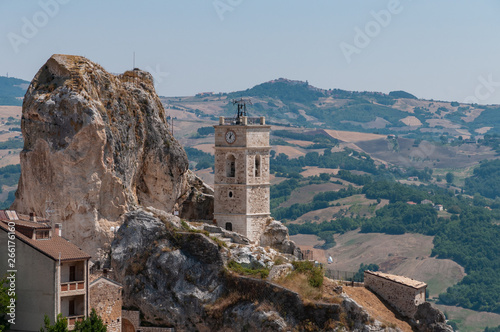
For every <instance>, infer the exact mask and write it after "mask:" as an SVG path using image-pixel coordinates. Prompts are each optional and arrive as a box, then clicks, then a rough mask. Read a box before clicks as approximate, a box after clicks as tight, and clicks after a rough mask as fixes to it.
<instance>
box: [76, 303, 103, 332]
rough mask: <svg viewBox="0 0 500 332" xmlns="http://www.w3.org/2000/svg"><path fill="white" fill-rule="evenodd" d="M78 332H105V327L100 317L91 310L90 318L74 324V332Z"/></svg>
mask: <svg viewBox="0 0 500 332" xmlns="http://www.w3.org/2000/svg"><path fill="white" fill-rule="evenodd" d="M74 331H78V332H106V331H107V327H106V325H104V323H103V322H102V319H101V317H100V316H99V315H98V314H97V313H96V311H95V309H92V312H91V313H90V316H89V317H87V318H85V319H84V320H82V321H77V322H76V324H75V330H74Z"/></svg>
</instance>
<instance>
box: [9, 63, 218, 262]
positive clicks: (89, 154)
mask: <svg viewBox="0 0 500 332" xmlns="http://www.w3.org/2000/svg"><path fill="white" fill-rule="evenodd" d="M21 129H22V133H23V136H24V149H23V151H22V152H21V178H20V181H19V186H18V190H17V193H16V200H15V201H14V203H13V206H12V208H13V209H16V210H18V211H19V212H22V213H29V212H35V213H36V214H37V215H44V216H47V213H46V211H47V210H49V211H50V212H51V213H50V215H48V217H50V218H51V219H52V220H54V221H55V222H61V223H62V224H63V235H64V236H65V237H67V238H68V239H70V240H71V241H72V242H74V243H76V244H77V245H79V246H81V247H82V248H83V249H84V250H86V251H87V252H89V253H91V254H92V255H93V256H94V258H97V256H100V254H102V253H104V252H107V251H108V250H109V244H110V242H111V240H112V236H113V234H112V232H111V231H110V228H111V227H112V226H118V225H120V224H121V222H122V216H123V215H124V214H125V213H127V212H128V211H131V210H133V209H134V208H135V207H136V206H139V205H142V206H152V207H155V208H158V209H160V210H165V211H168V212H173V211H174V210H180V211H181V215H182V214H184V215H186V216H188V217H190V218H197V219H209V218H211V213H212V212H213V195H212V194H213V191H212V190H211V188H209V187H207V186H206V185H205V184H204V183H203V182H202V181H201V180H199V179H198V178H197V177H196V176H194V174H192V173H190V171H189V170H188V160H187V156H186V154H185V152H184V150H183V148H182V147H181V146H180V145H179V143H178V142H177V141H176V140H175V139H174V138H173V137H172V135H171V133H170V131H169V128H168V125H167V123H166V120H165V112H164V109H163V106H162V104H161V102H160V100H159V98H158V96H157V95H156V93H155V90H154V86H153V78H152V76H151V75H150V74H149V73H147V72H144V71H141V70H133V71H128V72H125V73H124V74H122V75H118V76H115V75H112V74H110V73H108V72H106V71H105V70H104V69H103V68H102V67H101V66H99V65H98V64H95V63H93V62H91V61H89V60H87V59H86V58H84V57H80V56H69V55H53V56H52V57H51V58H50V59H49V60H48V61H47V63H45V65H43V67H42V68H41V69H40V70H39V71H38V73H37V74H36V75H35V77H34V78H33V81H32V82H31V85H30V87H29V88H28V91H27V93H26V96H25V98H24V103H23V113H22V122H21ZM193 199H194V200H196V202H195V203H194V204H193V203H191V202H190V200H193ZM199 206H203V208H199Z"/></svg>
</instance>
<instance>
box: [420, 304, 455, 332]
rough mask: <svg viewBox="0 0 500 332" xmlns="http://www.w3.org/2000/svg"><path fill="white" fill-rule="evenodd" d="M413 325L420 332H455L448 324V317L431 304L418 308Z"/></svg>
mask: <svg viewBox="0 0 500 332" xmlns="http://www.w3.org/2000/svg"><path fill="white" fill-rule="evenodd" d="M411 325H412V326H413V328H414V329H415V330H416V331H419V332H453V328H452V327H451V326H450V325H448V324H446V317H445V316H444V314H443V313H442V312H441V311H440V310H439V309H436V308H433V307H432V306H431V304H430V303H429V302H425V303H422V304H421V305H419V306H418V308H417V312H416V314H415V317H414V319H413V320H412V321H411Z"/></svg>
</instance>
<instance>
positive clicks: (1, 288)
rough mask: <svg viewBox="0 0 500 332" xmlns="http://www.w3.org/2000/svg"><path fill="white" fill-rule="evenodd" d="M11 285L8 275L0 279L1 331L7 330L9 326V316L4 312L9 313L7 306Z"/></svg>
mask: <svg viewBox="0 0 500 332" xmlns="http://www.w3.org/2000/svg"><path fill="white" fill-rule="evenodd" d="M8 292H9V287H8V286H7V276H4V277H3V278H2V279H0V313H1V314H0V331H5V330H7V329H8V328H9V326H10V323H9V321H8V319H9V317H8V316H6V315H4V314H3V313H7V312H8V310H7V306H8V305H9V303H10V297H9V293H8Z"/></svg>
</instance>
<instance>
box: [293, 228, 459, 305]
mask: <svg viewBox="0 0 500 332" xmlns="http://www.w3.org/2000/svg"><path fill="white" fill-rule="evenodd" d="M291 238H292V239H293V240H294V241H295V242H296V243H297V244H298V245H299V246H300V247H301V248H302V246H303V245H304V246H307V247H313V246H315V245H318V244H321V243H322V241H318V240H317V238H316V239H315V236H314V235H308V236H307V237H306V236H305V235H295V236H292V237H291ZM432 241H433V237H432V236H425V235H420V234H403V235H388V234H381V233H368V234H363V233H359V231H351V232H347V233H345V234H342V235H335V242H336V245H335V247H333V248H331V249H328V250H322V251H316V252H315V259H316V257H317V256H316V254H317V255H321V254H322V255H321V256H322V257H328V256H332V258H333V263H332V264H328V266H327V268H328V269H332V270H339V271H352V272H355V271H357V270H358V269H359V266H360V264H362V263H363V264H377V265H379V267H380V269H381V270H382V271H383V272H387V273H394V274H399V275H404V276H407V277H410V278H414V279H417V280H421V281H424V282H426V283H427V284H428V289H429V294H430V297H436V296H437V295H438V294H440V293H442V292H444V291H445V290H446V288H447V287H450V286H452V285H454V284H456V283H457V282H458V281H460V280H461V279H462V278H463V277H464V276H465V274H464V271H463V268H462V267H461V266H460V265H458V264H457V263H455V262H453V261H451V260H448V259H436V258H433V257H430V254H431V250H432V248H433V247H434V245H433V243H432ZM325 259H326V258H325Z"/></svg>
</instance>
